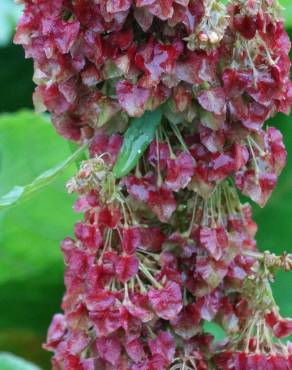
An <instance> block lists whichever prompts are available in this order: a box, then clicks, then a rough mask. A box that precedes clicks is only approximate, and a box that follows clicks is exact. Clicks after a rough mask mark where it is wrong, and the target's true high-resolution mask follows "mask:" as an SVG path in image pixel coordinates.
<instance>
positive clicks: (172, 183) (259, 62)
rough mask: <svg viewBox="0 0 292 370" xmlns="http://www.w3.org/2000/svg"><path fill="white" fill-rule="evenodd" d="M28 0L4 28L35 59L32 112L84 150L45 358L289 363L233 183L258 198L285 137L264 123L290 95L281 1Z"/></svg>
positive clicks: (266, 269)
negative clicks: (131, 143)
mask: <svg viewBox="0 0 292 370" xmlns="http://www.w3.org/2000/svg"><path fill="white" fill-rule="evenodd" d="M24 3H25V10H24V14H23V16H22V18H21V20H20V22H19V25H18V28H17V33H16V36H15V42H16V43H19V44H22V45H23V46H24V49H25V52H26V56H27V57H30V58H33V60H34V67H35V73H34V82H35V83H36V84H37V87H36V90H35V93H34V103H35V106H36V109H37V111H39V112H42V111H46V110H47V111H49V112H50V114H51V117H52V122H53V124H54V126H55V128H56V130H57V132H58V133H59V134H60V135H62V136H64V137H65V138H66V139H69V140H73V141H77V142H79V143H86V142H87V143H88V145H89V153H90V156H89V159H88V160H86V161H84V162H83V163H82V164H81V168H80V171H79V172H78V173H77V174H76V176H75V177H74V178H73V179H71V180H70V182H69V183H68V185H67V188H68V191H69V192H70V193H77V194H78V199H77V201H76V203H75V206H74V208H75V211H77V212H81V213H83V214H84V219H83V220H82V221H80V222H77V223H76V225H75V229H74V233H75V239H71V238H67V239H65V240H64V241H63V243H62V251H63V253H64V256H65V263H66V271H65V285H66V293H65V295H64V299H63V304H62V308H63V310H64V314H58V315H56V316H55V317H54V319H53V322H52V324H51V327H50V329H49V333H48V340H47V343H46V345H45V347H46V348H47V349H49V350H52V351H53V352H54V357H53V360H52V362H53V369H54V370H127V369H128V370H164V369H172V370H179V369H181V370H209V369H223V370H257V369H258V370H260V369H264V368H267V369H275V370H276V369H277V370H289V369H292V349H291V348H290V347H289V345H288V346H286V345H285V346H284V345H283V344H282V343H280V342H275V341H274V338H283V337H285V336H287V335H289V334H290V333H291V332H292V321H290V320H285V319H282V318H281V317H280V314H279V312H278V309H277V307H276V305H275V302H274V301H273V299H272V298H271V292H270V290H269V282H268V280H269V277H270V275H271V270H273V264H272V262H271V261H272V260H271V259H270V264H267V263H266V259H265V258H263V259H259V258H257V257H258V252H257V250H256V242H255V239H254V238H255V234H256V230H257V226H256V224H255V223H254V222H253V220H252V215H251V208H250V206H249V205H247V204H241V202H240V199H239V196H238V190H239V191H240V192H241V193H243V194H244V195H246V196H248V197H249V198H250V199H251V200H253V201H254V202H256V203H258V204H259V205H260V206H264V205H265V203H266V202H267V200H268V199H269V197H270V195H271V193H272V191H273V189H274V188H275V186H276V183H277V178H278V176H279V174H280V173H281V171H282V169H283V167H284V166H285V162H286V150H285V146H284V144H283V139H282V135H281V133H280V132H279V131H278V130H277V129H276V128H273V127H265V126H264V123H265V122H266V121H267V120H268V119H269V118H270V117H273V116H274V115H275V114H276V113H277V112H282V113H286V114H288V113H289V110H290V106H291V104H292V83H291V82H290V60H289V55H288V54H289V51H290V41H289V38H288V36H287V34H286V32H285V29H284V24H283V20H282V19H281V8H280V6H279V4H278V3H277V1H275V0H231V1H230V2H229V4H228V5H227V6H225V5H223V3H222V2H221V1H220V0H175V1H173V0H135V1H131V0H25V1H24ZM158 110H159V112H160V113H161V117H162V118H161V121H160V122H159V125H158V127H157V129H156V130H155V134H154V136H153V137H152V142H151V143H150V145H149V147H147V149H146V150H145V151H144V150H143V151H142V150H141V148H140V149H139V156H138V157H139V158H138V159H137V161H136V163H135V164H134V166H132V167H131V171H130V172H129V171H128V172H127V173H126V174H124V176H122V177H121V176H116V173H115V165H116V162H117V158H118V157H119V153H120V152H121V150H123V149H122V148H123V145H124V144H125V141H126V139H125V137H126V136H125V134H124V133H125V132H126V130H127V129H128V127H129V126H131V124H132V122H133V117H135V118H136V119H137V118H139V117H141V118H142V117H145V114H147V112H149V111H151V112H156V111H158ZM146 111H147V112H146ZM145 112H146V113H145ZM147 117H148V116H147ZM149 117H151V115H150V116H149ZM144 124H145V125H151V122H147V120H145V122H144ZM141 140H142V139H141ZM133 167H134V168H133ZM119 177H120V178H119ZM274 260H275V261H277V263H278V265H279V266H280V265H281V263H280V264H279V261H280V260H278V259H277V258H276V257H275V258H274ZM285 261H286V260H285ZM289 261H290V260H289ZM290 262H291V261H290ZM290 262H289V263H290ZM286 265H287V264H286ZM287 266H288V265H287ZM289 266H290V264H289ZM288 269H289V268H288ZM206 321H214V322H216V323H217V324H218V325H220V326H221V327H222V328H223V329H224V331H225V333H226V335H227V339H226V340H225V341H224V342H223V343H219V344H218V343H214V341H213V337H212V336H211V335H210V334H209V333H207V332H206V331H205V329H204V322H206Z"/></svg>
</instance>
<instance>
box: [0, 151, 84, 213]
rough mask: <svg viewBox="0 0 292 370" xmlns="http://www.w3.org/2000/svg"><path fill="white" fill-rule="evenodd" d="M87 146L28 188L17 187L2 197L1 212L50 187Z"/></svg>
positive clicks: (38, 178) (44, 174)
mask: <svg viewBox="0 0 292 370" xmlns="http://www.w3.org/2000/svg"><path fill="white" fill-rule="evenodd" d="M85 147H86V145H83V146H82V147H80V148H79V149H78V150H77V151H76V152H74V153H73V154H72V155H71V156H70V157H68V158H67V159H65V160H64V161H62V162H61V163H59V164H57V165H56V166H55V167H53V168H51V169H49V170H47V171H45V172H44V173H42V174H41V175H40V176H38V177H37V178H36V179H35V180H33V181H32V182H31V183H30V184H28V185H26V186H15V187H14V188H13V189H12V190H11V191H9V192H8V193H7V194H5V195H3V196H2V197H0V210H1V209H2V208H6V207H11V206H14V205H16V204H19V203H20V202H22V201H24V200H26V199H28V198H29V197H31V196H32V195H33V194H35V193H36V192H37V191H40V190H41V189H43V188H44V187H46V186H48V185H50V184H51V182H53V181H54V180H55V179H56V178H57V177H59V176H60V175H61V174H62V173H63V172H64V171H65V170H66V168H68V167H69V166H70V164H71V163H72V162H74V161H75V160H76V159H77V158H78V157H79V156H80V154H81V153H82V152H83V151H84V149H85Z"/></svg>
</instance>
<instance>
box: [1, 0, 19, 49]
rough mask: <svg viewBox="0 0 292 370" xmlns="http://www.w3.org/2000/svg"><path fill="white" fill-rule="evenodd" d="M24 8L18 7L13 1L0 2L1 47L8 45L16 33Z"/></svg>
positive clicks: (3, 0)
mask: <svg viewBox="0 0 292 370" xmlns="http://www.w3.org/2000/svg"><path fill="white" fill-rule="evenodd" d="M22 9H23V7H22V6H20V5H16V4H15V2H14V1H13V0H1V2H0V29H1V32H0V46H3V45H7V44H8V43H9V42H10V40H11V37H12V35H13V32H14V28H15V25H16V22H17V20H18V18H19V16H20V14H21V11H22Z"/></svg>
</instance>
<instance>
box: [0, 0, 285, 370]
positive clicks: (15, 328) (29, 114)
mask: <svg viewBox="0 0 292 370" xmlns="http://www.w3.org/2000/svg"><path fill="white" fill-rule="evenodd" d="M282 4H283V5H284V6H285V8H286V10H285V16H286V19H287V20H286V22H287V28H288V31H289V34H290V36H291V37H292V3H291V0H283V1H282ZM20 13H21V7H17V6H16V5H15V4H14V2H13V0H1V1H0V82H1V83H0V96H1V99H0V113H1V114H0V196H1V195H3V194H5V193H6V192H7V191H9V190H10V189H11V188H12V187H13V186H14V185H25V184H27V183H29V182H31V181H32V180H33V179H34V178H35V177H37V176H38V175H39V174H41V173H42V172H44V171H46V170H47V169H49V168H50V167H52V166H54V165H56V164H57V163H59V162H60V161H62V160H64V159H65V158H67V157H68V156H69V155H70V154H71V150H70V147H69V145H68V143H66V142H65V141H64V140H63V139H62V138H60V137H58V136H57V134H56V133H55V131H54V130H53V128H52V127H51V125H50V123H49V120H48V118H47V117H42V116H37V115H35V114H34V113H33V111H32V101H31V95H32V92H33V83H32V82H31V79H32V73H33V71H32V63H31V61H28V60H25V59H24V53H23V51H22V49H21V48H20V47H19V46H14V45H13V44H12V41H11V38H12V35H13V32H14V28H15V23H16V20H17V18H18V16H19V14H20ZM290 121H292V116H290V117H285V116H283V115H278V116H277V117H276V118H274V119H273V120H271V122H269V124H271V125H275V126H276V127H278V128H279V129H280V130H281V131H282V132H283V134H284V137H285V143H286V146H287V149H288V152H290V155H289V156H288V165H287V167H286V169H285V170H284V172H283V174H282V176H281V178H280V182H279V184H278V187H277V189H276V190H275V192H274V194H273V196H272V198H271V200H270V201H269V203H268V204H267V206H266V207H265V209H260V208H258V207H257V206H254V217H255V220H256V221H257V222H258V224H259V232H258V235H257V240H258V246H259V248H260V249H262V250H266V249H270V250H272V251H274V252H275V253H278V254H280V253H282V252H283V251H285V250H286V251H289V252H292V223H291V219H292V122H290ZM74 169H75V168H74V165H72V166H71V167H69V168H68V169H67V170H66V171H65V173H64V174H63V175H62V176H61V177H60V178H58V180H56V181H55V182H54V183H53V184H51V185H50V186H49V187H47V188H46V189H44V190H43V191H42V192H40V193H38V194H37V195H36V196H34V197H33V198H32V199H30V200H28V201H27V202H25V203H23V204H21V205H19V206H17V207H14V208H11V209H9V210H5V211H1V212H0V303H1V304H0V352H11V353H14V354H15V355H17V356H20V357H23V358H25V359H27V360H29V361H31V362H33V363H35V364H37V365H38V366H40V367H41V368H42V369H44V370H46V369H50V365H49V357H50V355H49V354H48V353H46V352H45V351H43V350H42V349H41V343H42V342H43V341H44V340H45V335H46V331H47V327H48V325H49V323H50V320H51V317H52V315H53V314H54V313H55V312H58V311H59V306H60V302H61V298H62V293H63V289H64V287H63V259H62V255H61V252H60V250H59V242H60V240H62V239H63V238H64V237H65V236H67V235H70V234H71V233H72V226H73V223H74V221H75V219H76V217H77V216H76V215H74V213H73V212H72V205H73V201H74V199H73V198H72V197H69V196H67V195H66V192H65V189H64V184H65V182H66V180H67V179H68V178H69V177H70V176H71V175H72V173H73V172H74ZM273 288H274V293H275V298H276V300H277V302H278V303H279V305H280V307H281V312H282V314H283V315H287V316H289V315H290V316H292V296H291V291H292V274H290V275H289V274H285V273H279V274H278V275H277V278H276V281H275V283H274V287H273ZM218 335H220V333H219V334H218ZM19 361H20V360H17V359H16V360H15V359H13V358H12V357H9V356H8V355H6V354H5V355H1V354H0V369H1V370H17V369H18V368H19V370H21V369H23V370H25V369H27V370H29V369H31V370H33V369H36V367H31V366H30V365H29V364H28V363H22V364H21V362H19ZM19 364H20V365H19Z"/></svg>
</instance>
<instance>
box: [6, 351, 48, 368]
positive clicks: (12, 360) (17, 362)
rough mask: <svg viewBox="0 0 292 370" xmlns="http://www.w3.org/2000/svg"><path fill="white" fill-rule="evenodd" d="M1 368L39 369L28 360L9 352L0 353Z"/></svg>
mask: <svg viewBox="0 0 292 370" xmlns="http://www.w3.org/2000/svg"><path fill="white" fill-rule="evenodd" d="M0 369H1V370H41V369H40V368H39V367H37V366H35V365H33V364H31V363H30V362H28V361H26V360H24V359H22V358H19V357H16V356H14V355H12V354H10V353H0Z"/></svg>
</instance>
